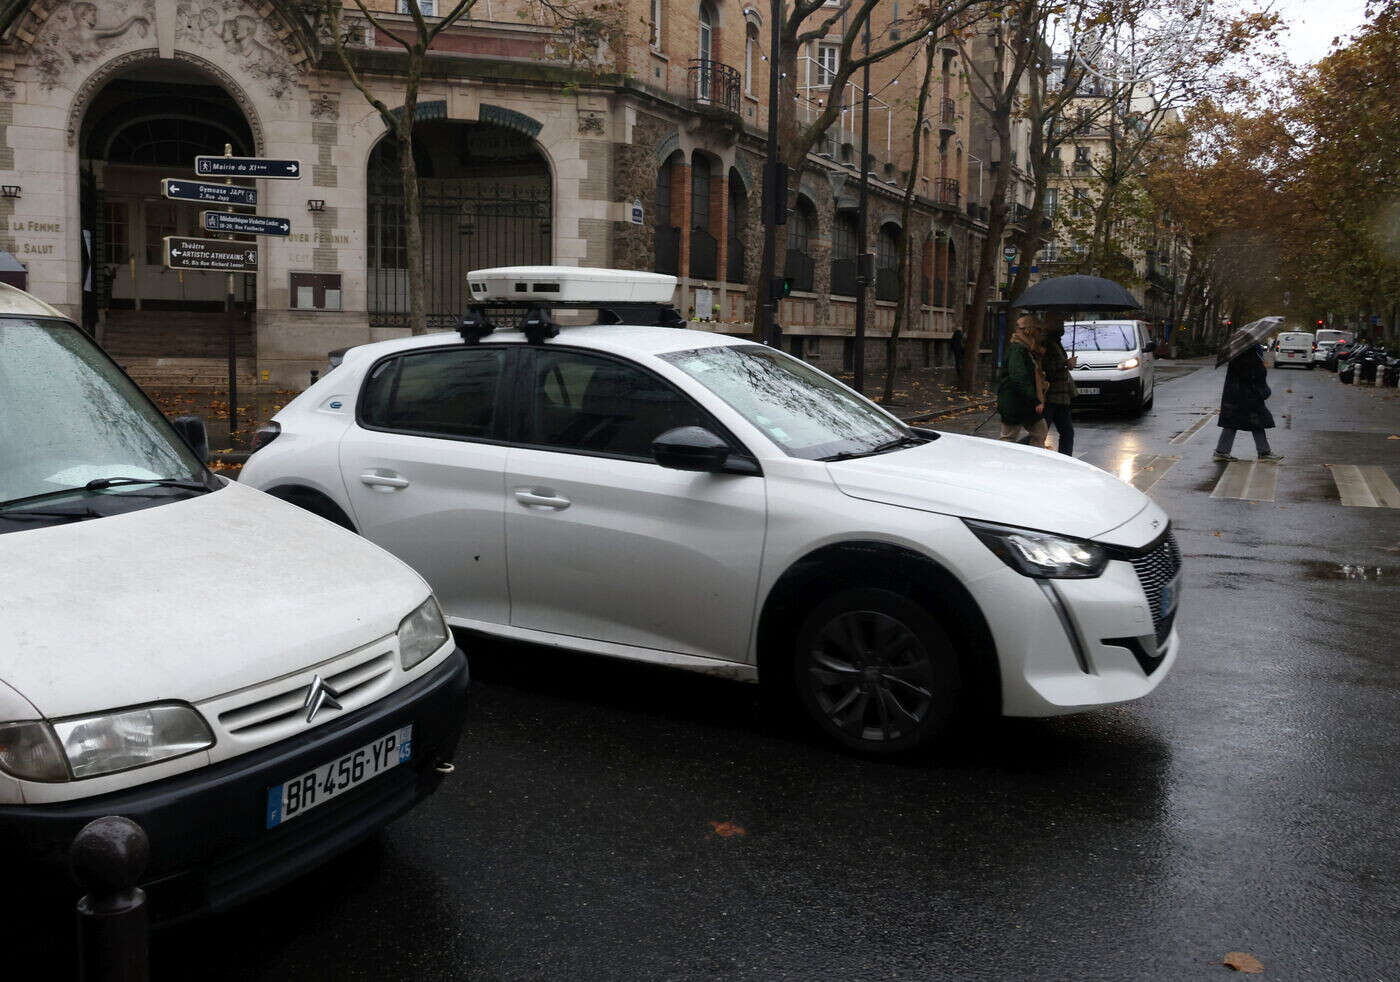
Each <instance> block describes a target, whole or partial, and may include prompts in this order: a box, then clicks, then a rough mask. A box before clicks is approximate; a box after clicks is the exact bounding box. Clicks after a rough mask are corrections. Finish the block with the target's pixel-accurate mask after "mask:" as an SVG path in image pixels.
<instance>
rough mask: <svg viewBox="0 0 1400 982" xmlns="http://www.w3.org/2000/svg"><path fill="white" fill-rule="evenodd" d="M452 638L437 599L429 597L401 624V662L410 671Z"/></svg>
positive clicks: (405, 669)
mask: <svg viewBox="0 0 1400 982" xmlns="http://www.w3.org/2000/svg"><path fill="white" fill-rule="evenodd" d="M450 637H452V632H451V631H449V630H448V629H447V622H446V621H445V620H443V618H442V608H440V607H439V606H438V603H437V599H436V598H435V597H431V596H430V597H428V599H427V600H424V601H423V603H422V604H420V605H419V607H418V609H417V610H415V611H414V612H413V613H411V614H409V615H408V616H407V617H405V618H404V619H403V620H402V621H400V622H399V662H400V663H401V664H402V665H403V668H404V671H408V670H409V669H410V668H412V667H413V666H414V665H417V664H418V663H419V662H420V661H422V660H423V659H424V658H427V657H428V656H429V655H431V654H432V653H433V652H435V651H437V650H438V649H439V648H441V647H442V646H443V645H445V644H446V643H447V639H448V638H450Z"/></svg>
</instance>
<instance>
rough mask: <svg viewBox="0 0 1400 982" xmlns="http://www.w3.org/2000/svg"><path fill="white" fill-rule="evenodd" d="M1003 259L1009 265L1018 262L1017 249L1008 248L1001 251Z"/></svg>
mask: <svg viewBox="0 0 1400 982" xmlns="http://www.w3.org/2000/svg"><path fill="white" fill-rule="evenodd" d="M1001 258H1002V259H1005V260H1006V261H1007V262H1009V263H1014V262H1015V261H1016V247H1015V246H1006V247H1005V248H1004V249H1002V250H1001Z"/></svg>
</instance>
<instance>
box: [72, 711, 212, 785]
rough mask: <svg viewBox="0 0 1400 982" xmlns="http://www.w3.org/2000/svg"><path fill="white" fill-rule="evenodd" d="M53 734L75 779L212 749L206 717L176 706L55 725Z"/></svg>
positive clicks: (82, 719)
mask: <svg viewBox="0 0 1400 982" xmlns="http://www.w3.org/2000/svg"><path fill="white" fill-rule="evenodd" d="M53 730H54V734H55V735H56V736H57V737H58V742H59V743H60V744H61V745H62V746H63V753H64V755H65V756H66V757H67V758H68V769H69V770H70V771H71V772H72V774H73V777H75V778H84V777H96V776H97V775H99V774H112V773H114V772H116V771H126V770H130V769H131V768H133V767H144V766H146V765H147V764H155V763H158V762H160V761H162V760H169V759H171V758H172V757H183V756H184V755H185V754H192V753H194V752H195V751H197V750H204V749H205V748H207V747H212V746H213V745H214V734H213V733H212V732H210V730H209V724H208V723H206V722H204V717H203V716H201V715H199V713H198V712H197V711H196V710H195V709H194V707H192V706H187V705H185V704H184V703H178V702H165V703H156V704H154V705H150V706H140V707H138V708H136V709H124V710H122V711H120V712H115V713H103V714H101V715H98V716H81V717H78V718H76V719H62V720H57V721H56V722H55V723H54V724H53Z"/></svg>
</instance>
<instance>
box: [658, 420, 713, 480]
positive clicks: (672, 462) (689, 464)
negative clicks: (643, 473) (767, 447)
mask: <svg viewBox="0 0 1400 982" xmlns="http://www.w3.org/2000/svg"><path fill="white" fill-rule="evenodd" d="M651 456H652V459H653V460H655V461H656V462H657V463H658V464H660V465H661V466H662V467H669V468H671V469H672V470H677V471H708V472H710V473H714V472H716V471H722V470H724V469H725V465H726V464H727V463H728V462H729V444H727V443H725V442H724V441H723V440H721V439H720V438H719V437H717V436H715V435H714V434H713V433H711V432H710V431H709V430H707V429H705V428H704V427H703V426H677V427H676V428H675V429H673V430H667V431H666V432H665V433H662V434H661V435H660V436H659V437H657V438H656V439H655V440H653V441H652V442H651Z"/></svg>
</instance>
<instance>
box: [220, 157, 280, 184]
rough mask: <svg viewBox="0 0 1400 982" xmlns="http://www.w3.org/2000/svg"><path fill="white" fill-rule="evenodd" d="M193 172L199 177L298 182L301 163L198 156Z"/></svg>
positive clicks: (255, 158)
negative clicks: (256, 178) (258, 178)
mask: <svg viewBox="0 0 1400 982" xmlns="http://www.w3.org/2000/svg"><path fill="white" fill-rule="evenodd" d="M194 172H195V173H196V174H198V175H199V176H200V177H267V178H272V179H273V180H279V181H299V180H301V161H300V160H273V159H270V158H267V157H206V156H199V157H195V158H194Z"/></svg>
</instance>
